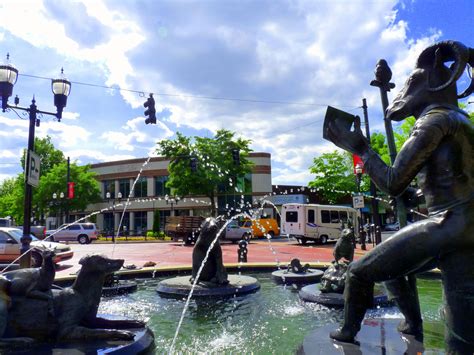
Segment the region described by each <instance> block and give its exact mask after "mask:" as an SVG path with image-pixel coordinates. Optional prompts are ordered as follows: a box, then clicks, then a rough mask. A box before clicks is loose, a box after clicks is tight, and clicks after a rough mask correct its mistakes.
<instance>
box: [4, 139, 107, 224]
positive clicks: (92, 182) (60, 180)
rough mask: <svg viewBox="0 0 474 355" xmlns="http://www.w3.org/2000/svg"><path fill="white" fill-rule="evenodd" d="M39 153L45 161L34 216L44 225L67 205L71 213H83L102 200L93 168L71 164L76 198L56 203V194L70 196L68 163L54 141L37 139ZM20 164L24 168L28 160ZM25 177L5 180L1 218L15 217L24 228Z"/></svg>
mask: <svg viewBox="0 0 474 355" xmlns="http://www.w3.org/2000/svg"><path fill="white" fill-rule="evenodd" d="M35 152H36V153H37V154H38V155H39V156H40V157H41V170H40V180H39V186H38V187H37V188H35V187H34V188H33V196H32V216H33V219H34V220H36V221H38V222H40V223H44V219H45V216H46V215H47V214H48V213H51V212H56V213H57V211H59V209H61V208H62V210H63V211H64V209H65V207H66V203H67V204H68V208H69V210H70V211H74V210H76V211H82V210H84V209H85V208H86V207H87V205H88V204H89V203H94V202H98V201H99V200H100V189H99V184H98V182H97V180H96V179H95V177H94V174H93V173H92V172H90V167H89V166H81V167H80V166H77V165H76V164H71V166H70V168H71V179H70V180H71V181H73V182H74V183H75V197H74V199H71V200H69V201H67V202H66V200H63V201H62V202H58V203H54V202H53V198H52V196H53V193H57V195H58V196H59V195H60V193H61V192H63V193H64V195H65V196H66V192H67V191H66V190H67V186H66V176H67V163H66V161H65V158H64V154H63V152H62V151H60V150H58V149H56V148H55V147H54V145H53V144H52V143H51V138H50V137H49V136H47V137H46V138H35ZM20 163H21V164H22V166H23V167H24V164H25V158H24V156H23V157H22V158H21V160H20ZM24 181H25V180H24V174H23V173H21V174H18V176H17V177H15V178H10V179H6V180H4V181H3V182H2V183H1V184H0V216H2V217H3V216H11V217H12V218H13V219H14V220H15V222H16V223H17V224H23V206H24V195H25V192H24V191H25V183H24Z"/></svg>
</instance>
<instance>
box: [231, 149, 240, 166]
mask: <svg viewBox="0 0 474 355" xmlns="http://www.w3.org/2000/svg"><path fill="white" fill-rule="evenodd" d="M232 160H233V161H234V164H235V165H240V149H238V148H234V149H232Z"/></svg>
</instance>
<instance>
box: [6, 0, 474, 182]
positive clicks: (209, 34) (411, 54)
mask: <svg viewBox="0 0 474 355" xmlns="http://www.w3.org/2000/svg"><path fill="white" fill-rule="evenodd" d="M473 15H474V2H472V1H470V0H464V1H442V0H436V1H435V0H424V1H422V0H415V1H408V0H405V1H395V0H393V1H392V0H390V1H389V0H380V1H362V0H360V1H357V0H355V1H354V0H353V1H349V0H344V1H343V0H331V1H329V0H328V1H318V0H312V1H298V0H291V1H290V0H288V1H283V0H277V1H275V0H268V1H266V0H253V1H250V0H247V1H237V0H235V1H234V0H226V1H217V0H212V1H211V0H207V1H199V2H198V1H191V0H188V1H184V0H175V1H171V0H170V1H158V0H156V1H155V0H141V1H132V0H113V1H112V0H109V1H107V0H91V1H51V0H45V1H39V0H38V1H33V0H31V1H26V0H23V1H18V0H3V1H2V2H0V18H1V19H2V21H0V45H1V48H2V49H3V52H4V54H1V53H0V54H1V56H2V57H3V56H4V55H5V54H6V53H7V52H9V53H10V59H11V63H12V64H14V65H15V66H16V67H17V68H18V69H19V72H20V77H19V78H18V82H17V84H16V85H15V88H14V95H18V96H19V97H20V99H21V101H20V104H21V105H23V106H26V105H29V103H30V101H31V98H32V96H33V95H35V97H36V100H37V105H38V108H39V109H41V110H47V111H54V106H53V95H52V93H51V89H50V81H48V80H44V79H38V78H32V77H30V76H28V75H34V76H40V77H46V78H54V77H57V76H58V75H59V72H60V69H61V67H64V70H65V75H66V77H67V78H68V79H69V80H71V81H73V86H72V91H71V96H70V97H69V99H68V105H67V108H66V109H65V113H64V119H63V120H62V121H61V122H60V123H58V122H56V121H54V120H53V119H52V118H50V117H47V116H45V117H43V119H42V123H41V126H40V127H39V128H38V129H37V135H38V136H40V137H44V136H45V135H50V136H51V137H52V140H53V143H54V144H55V145H56V147H57V148H59V149H61V150H63V151H64V152H65V154H66V156H70V157H71V159H72V160H75V161H76V162H78V163H80V164H86V163H95V162H101V161H109V160H118V159H126V158H134V157H143V158H145V157H147V156H148V155H150V154H155V153H154V149H155V146H156V142H157V141H159V140H161V139H167V138H173V137H174V134H175V132H177V131H179V132H182V133H184V134H186V135H198V136H209V137H210V136H213V134H214V132H215V131H216V130H217V129H220V128H227V129H230V130H233V131H235V132H236V133H237V134H238V135H241V136H243V137H245V138H248V139H251V140H252V148H253V149H254V150H255V151H264V152H270V153H271V154H272V169H273V171H272V178H273V183H274V184H295V185H306V184H307V183H308V181H310V180H311V179H312V178H313V177H314V176H312V175H311V174H310V173H309V166H310V165H311V162H312V160H313V158H314V157H316V156H319V155H320V154H322V153H324V152H328V151H333V150H334V149H336V147H335V146H334V145H332V144H330V143H328V142H326V141H324V140H323V139H322V122H323V118H324V113H325V110H326V106H327V105H332V106H336V107H339V108H341V109H344V110H346V111H349V112H352V113H355V114H359V115H361V116H362V111H361V109H360V106H361V100H362V98H363V97H365V98H367V101H368V106H369V118H370V124H371V131H372V132H373V131H383V123H382V119H381V118H382V113H381V108H380V97H379V94H378V90H377V89H376V88H373V87H371V86H369V83H370V81H371V80H372V79H373V75H374V74H373V70H374V67H375V63H376V62H377V60H378V59H380V58H385V59H386V60H387V61H388V63H389V65H390V66H391V68H392V71H393V79H392V81H394V82H395V83H396V85H397V88H395V90H394V91H393V92H392V93H390V98H392V97H393V95H395V94H396V93H397V92H398V90H399V89H400V88H401V86H402V84H403V82H404V81H405V79H406V77H407V75H408V74H409V73H410V71H411V70H412V68H413V66H414V63H415V60H416V58H417V55H418V53H419V52H420V51H421V50H422V49H423V48H425V47H426V46H428V45H429V44H431V43H434V42H436V41H440V40H445V39H454V40H458V41H461V42H463V43H465V44H466V45H468V46H471V47H472V46H474V42H472V40H473V38H474V33H473V32H474V31H473V26H472V18H473ZM21 74H24V75H21ZM81 83H85V84H94V85H99V86H107V87H112V88H115V89H106V88H101V87H95V86H88V85H83V84H81ZM465 85H467V79H466V77H464V78H463V79H461V80H460V81H459V86H460V87H462V88H463V87H465ZM118 88H122V89H129V90H135V91H138V92H132V91H126V90H117V89H118ZM140 92H142V93H140ZM149 92H153V93H155V99H156V105H157V111H158V117H159V122H158V124H157V125H145V123H144V117H143V110H144V108H143V106H142V105H143V102H144V101H145V97H144V96H148V93H149ZM163 94H164V95H163ZM203 97H213V98H231V99H232V98H235V99H238V100H218V99H204V98H203ZM245 100H249V101H245ZM469 100H470V101H473V98H472V97H470V98H468V99H467V100H465V101H466V102H467V101H469ZM255 101H257V102H255ZM258 101H261V102H258ZM272 101H273V102H275V101H278V102H280V103H270V102H272ZM473 106H474V105H472V104H471V105H469V106H468V108H469V109H471V110H472V109H474V107H473ZM27 127H28V122H27V120H25V119H20V118H18V117H17V116H16V115H15V114H14V113H13V112H6V113H0V180H2V179H5V178H7V177H10V176H14V175H16V174H17V173H18V172H20V169H21V167H20V164H19V159H20V154H21V152H22V149H23V148H24V147H25V146H26V144H27V134H28V133H27V132H28V128H27Z"/></svg>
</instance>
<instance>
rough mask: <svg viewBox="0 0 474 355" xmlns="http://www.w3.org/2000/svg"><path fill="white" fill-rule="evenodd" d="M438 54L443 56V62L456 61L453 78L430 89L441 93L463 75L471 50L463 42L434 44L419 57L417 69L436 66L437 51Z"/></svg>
mask: <svg viewBox="0 0 474 355" xmlns="http://www.w3.org/2000/svg"><path fill="white" fill-rule="evenodd" d="M438 49H439V51H438V53H439V52H441V54H442V56H443V60H444V61H445V62H446V61H451V60H452V61H454V65H453V67H452V68H453V69H452V74H451V77H450V78H449V79H448V80H447V81H446V82H445V83H443V84H441V85H439V86H436V87H432V88H428V90H429V91H440V90H443V89H445V88H447V87H448V86H450V85H451V84H452V83H453V82H455V81H456V80H458V79H459V77H460V76H461V75H462V73H463V71H464V68H465V67H466V63H468V62H469V59H470V58H469V57H470V55H469V54H470V53H469V52H470V50H469V49H468V48H467V47H466V46H465V45H464V44H462V43H461V42H456V41H443V42H438V43H435V44H433V45H432V46H429V47H428V48H426V49H425V50H423V52H421V54H420V55H419V57H418V60H417V63H416V67H417V68H424V67H426V66H432V65H434V64H435V58H436V50H438Z"/></svg>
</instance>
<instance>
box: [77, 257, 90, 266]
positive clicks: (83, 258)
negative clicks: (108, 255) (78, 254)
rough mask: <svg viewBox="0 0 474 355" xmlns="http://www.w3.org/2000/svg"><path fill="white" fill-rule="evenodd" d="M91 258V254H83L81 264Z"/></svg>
mask: <svg viewBox="0 0 474 355" xmlns="http://www.w3.org/2000/svg"><path fill="white" fill-rule="evenodd" d="M89 258H90V255H86V256H83V257H82V258H81V260H79V265H84V264H85V263H86V262H87V260H89Z"/></svg>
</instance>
